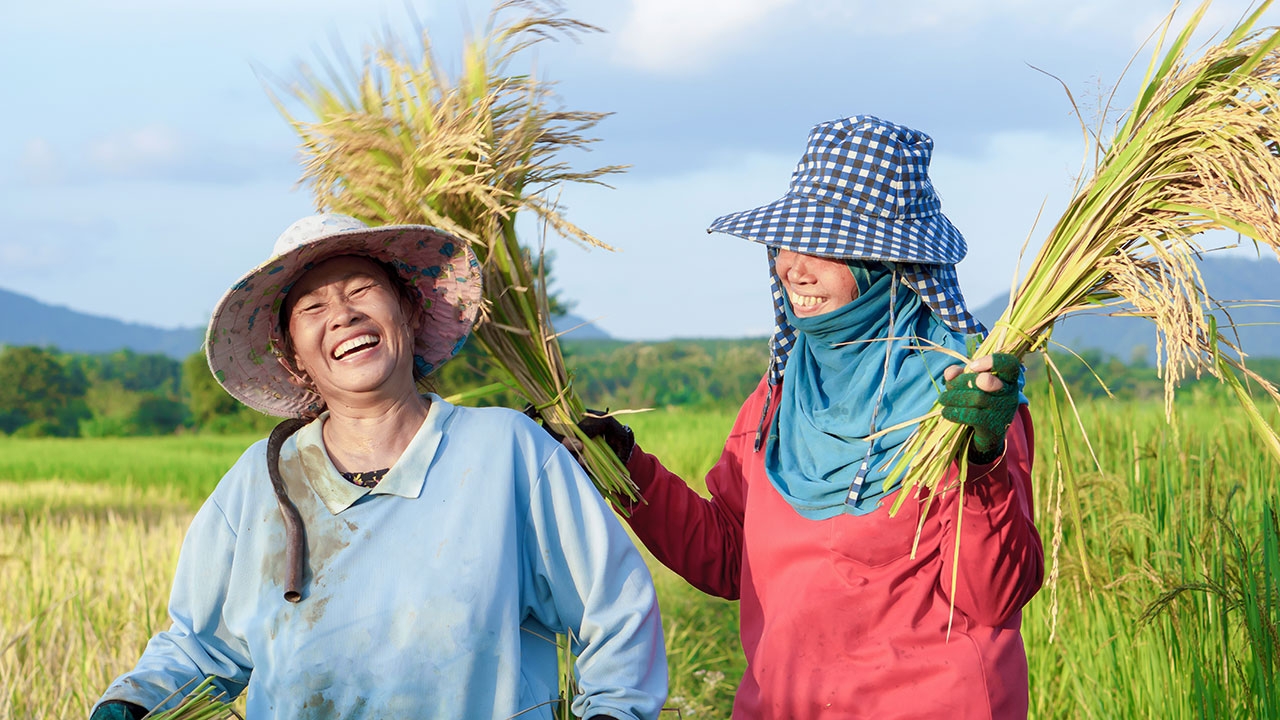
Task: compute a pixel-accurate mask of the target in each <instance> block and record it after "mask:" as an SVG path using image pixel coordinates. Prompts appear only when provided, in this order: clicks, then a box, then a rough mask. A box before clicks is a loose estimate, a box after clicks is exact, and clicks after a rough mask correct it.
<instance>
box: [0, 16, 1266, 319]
mask: <svg viewBox="0 0 1280 720" xmlns="http://www.w3.org/2000/svg"><path fill="white" fill-rule="evenodd" d="M1248 5H1249V3H1248V2H1245V1H1244V0H1219V1H1218V2H1216V3H1214V5H1213V6H1212V8H1211V10H1210V13H1209V15H1208V18H1207V20H1206V22H1205V23H1204V28H1205V30H1212V31H1220V30H1222V29H1224V28H1226V27H1229V26H1230V25H1233V24H1234V23H1235V21H1236V20H1237V19H1238V18H1239V17H1240V15H1241V14H1242V13H1243V12H1244V11H1245V9H1246V8H1247V7H1248ZM412 7H413V12H414V13H415V14H416V15H417V16H418V17H419V18H420V19H421V20H422V21H423V22H424V23H425V25H426V26H427V28H428V29H429V31H430V33H431V37H432V40H433V43H434V44H435V46H436V50H437V53H438V56H439V57H440V58H441V59H442V60H445V61H450V60H452V59H453V58H455V57H456V55H457V53H456V48H457V47H458V46H459V44H460V42H461V38H463V37H464V36H465V35H466V34H467V33H468V32H469V30H471V29H478V28H480V27H482V26H483V23H484V21H485V18H486V16H487V15H488V10H489V7H490V3H488V2H473V1H468V2H462V1H461V0H447V1H445V0H433V1H431V2H421V1H419V2H412ZM565 7H566V10H567V14H568V15H570V16H572V17H576V18H579V19H582V20H585V21H588V22H591V23H594V24H596V25H599V26H601V27H603V28H604V29H605V30H607V32H605V33H601V34H593V35H588V36H585V37H583V38H581V41H580V42H579V43H576V44H575V43H560V44H542V45H540V46H538V49H537V51H536V55H534V56H530V57H529V58H528V62H527V64H526V66H525V67H535V66H536V69H537V72H538V73H539V74H540V75H541V76H543V77H544V78H546V79H549V80H553V81H556V82H557V83H558V90H559V94H560V95H561V97H562V99H563V101H564V104H565V105H566V106H568V107H571V108H574V109H583V110H599V111H610V112H613V113H614V115H613V116H611V117H610V118H608V119H607V120H605V121H604V123H602V124H601V125H600V126H599V128H598V133H597V134H598V135H599V137H600V138H601V142H600V143H598V144H597V146H596V148H595V150H594V151H592V152H591V153H576V154H571V155H569V156H567V157H566V159H567V160H569V161H571V162H572V163H574V164H576V165H578V166H580V167H586V166H588V165H596V164H608V163H625V164H629V165H631V169H630V170H629V171H628V172H627V173H626V174H625V175H622V176H619V177H617V178H616V179H615V181H614V182H613V184H614V189H604V188H566V189H564V190H563V195H562V203H563V204H564V205H565V206H566V213H567V215H568V217H569V218H570V219H572V220H574V221H576V222H577V223H579V224H580V225H582V226H583V227H584V228H586V229H587V230H589V231H590V232H592V233H594V234H595V235H596V236H598V237H599V238H601V239H602V240H604V241H605V242H608V243H610V244H612V245H614V246H616V247H618V248H619V251H618V252H616V253H607V252H603V251H599V250H593V251H586V250H583V249H581V248H579V247H577V246H575V245H572V244H569V243H567V242H565V241H562V240H558V239H555V238H551V239H549V240H548V241H547V245H548V247H550V248H552V249H554V250H555V251H556V253H557V262H556V270H557V275H558V278H559V282H558V289H559V290H560V291H561V292H562V293H563V295H564V296H565V297H567V298H568V299H570V300H573V301H576V303H577V307H576V312H577V313H578V314H579V315H582V316H584V317H587V318H589V319H595V320H596V321H597V323H598V324H599V325H600V326H601V327H602V328H603V329H605V330H606V331H607V332H609V333H610V334H612V335H614V336H616V337H621V338H628V339H665V338H671V337H737V336H743V335H763V334H765V333H766V332H767V331H768V328H769V325H770V320H771V318H770V309H769V300H768V289H767V271H766V267H765V261H764V254H763V250H762V249H761V248H760V247H759V246H757V245H755V244H753V243H749V242H747V241H744V240H740V239H737V238H733V237H729V236H724V235H707V234H706V233H705V232H704V230H705V228H706V226H707V225H708V224H709V223H710V222H711V221H712V220H713V219H715V218H716V217H717V216H719V215H722V214H725V213H729V212H734V211H738V210H743V209H748V208H751V207H755V206H758V205H762V204H765V203H767V202H770V201H772V200H774V199H776V198H777V197H779V196H781V195H782V194H783V193H784V192H785V191H786V188H787V182H788V180H789V178H790V174H791V170H792V168H793V167H794V165H795V162H796V160H797V159H798V158H799V156H800V153H801V151H802V150H803V145H804V140H805V137H806V135H807V133H808V130H809V128H810V127H812V126H813V125H814V124H816V123H818V122H821V121H824V120H829V119H833V118H836V117H842V116H847V115H854V114H872V115H878V116H880V117H882V118H885V119H888V120H892V121H895V122H899V123H902V124H906V125H910V126H912V127H916V128H918V129H921V130H924V131H925V132H928V133H929V134H930V135H932V136H933V137H934V139H935V151H934V160H933V166H932V176H933V179H934V184H935V186H936V187H937V189H938V191H939V193H940V194H941V196H942V199H943V210H944V211H945V212H946V213H947V215H948V216H949V217H950V218H951V219H952V221H953V222H955V224H956V225H957V226H958V227H959V228H960V229H961V230H962V231H963V232H964V234H965V236H966V238H967V239H968V241H969V247H970V252H969V256H968V258H967V259H966V260H965V261H964V262H962V263H961V264H960V266H959V272H960V278H961V283H962V286H963V288H964V291H965V294H966V296H967V298H968V299H969V302H970V304H971V305H972V306H975V307H976V306H978V305H981V304H983V303H985V302H987V301H990V300H991V299H993V298H995V297H997V296H1000V295H1002V294H1007V293H1008V290H1009V286H1010V283H1011V282H1012V280H1013V278H1014V277H1015V275H1016V272H1017V262H1018V253H1019V250H1020V248H1021V247H1022V245H1023V243H1024V241H1027V240H1028V239H1029V240H1030V246H1031V249H1032V251H1033V250H1034V248H1035V247H1036V246H1037V244H1038V242H1039V240H1040V239H1041V238H1043V236H1044V234H1045V233H1047V232H1048V229H1049V226H1050V225H1051V224H1052V221H1053V220H1054V219H1056V218H1057V217H1058V216H1059V215H1060V214H1061V210H1062V208H1063V207H1064V205H1065V203H1066V201H1067V198H1068V194H1069V191H1070V189H1071V187H1072V184H1073V181H1074V179H1075V177H1076V176H1077V175H1078V174H1079V171H1080V167H1081V163H1082V160H1083V157H1084V152H1085V145H1084V142H1083V138H1082V133H1081V128H1080V123H1079V121H1078V120H1077V119H1076V118H1075V117H1074V115H1073V113H1072V107H1071V104H1070V102H1069V101H1068V99H1067V96H1066V94H1065V93H1064V91H1063V89H1062V87H1061V86H1060V85H1059V84H1058V82H1057V81H1056V80H1054V79H1052V78H1050V77H1048V76H1046V75H1045V74H1042V73H1040V72H1038V71H1037V70H1035V69H1033V68H1032V67H1031V66H1035V67H1038V68H1041V69H1043V70H1045V71H1047V72H1050V73H1053V74H1054V75H1056V76H1057V77H1058V78H1061V80H1062V81H1063V82H1064V83H1065V84H1066V85H1067V87H1068V88H1069V89H1070V90H1071V92H1072V93H1073V94H1074V95H1075V97H1076V100H1077V102H1078V103H1080V105H1081V106H1082V110H1083V111H1084V112H1085V114H1086V118H1087V119H1088V120H1089V121H1090V122H1093V120H1094V116H1095V114H1096V110H1097V107H1098V106H1099V104H1100V101H1099V98H1100V97H1102V96H1103V95H1104V94H1105V93H1107V92H1109V91H1110V89H1111V88H1112V87H1113V86H1115V85H1116V84H1117V82H1118V81H1120V77H1121V73H1122V71H1123V70H1124V68H1125V66H1126V64H1127V63H1128V62H1129V61H1130V59H1132V58H1135V57H1136V60H1137V61H1136V63H1135V66H1134V68H1133V69H1132V70H1131V71H1130V74H1129V76H1128V79H1127V80H1125V81H1123V82H1120V85H1119V89H1118V92H1117V95H1116V97H1117V100H1116V101H1115V104H1116V105H1118V106H1121V107H1123V106H1127V105H1128V103H1129V102H1130V101H1131V100H1132V98H1133V97H1134V96H1135V93H1136V89H1135V88H1136V81H1137V79H1138V78H1140V77H1141V72H1142V70H1143V69H1144V68H1145V65H1146V62H1147V60H1148V58H1149V57H1150V54H1151V52H1150V45H1148V46H1147V47H1146V48H1144V47H1143V43H1144V42H1145V41H1146V40H1147V38H1148V36H1149V35H1150V34H1151V32H1152V31H1153V30H1155V29H1156V28H1157V26H1158V25H1159V22H1160V20H1161V19H1162V18H1163V16H1164V15H1165V14H1167V13H1168V12H1169V10H1170V9H1171V8H1172V5H1171V3H1170V2H1167V1H1157V0H1125V2H1119V0H914V1H913V2H909V3H886V2H875V1H872V0H613V1H609V2H605V1H602V0H572V1H571V2H567V3H565ZM1194 7H1195V3H1189V4H1188V5H1187V6H1185V7H1184V8H1183V9H1182V10H1181V11H1180V12H1179V19H1178V20H1176V21H1175V24H1178V25H1180V24H1181V20H1182V19H1184V18H1185V17H1186V16H1188V15H1189V14H1190V12H1191V10H1192V9H1193V8H1194ZM1275 15H1276V11H1269V16H1270V18H1269V19H1270V20H1271V22H1275V17H1274V16H1275ZM409 17H410V15H409V12H408V11H407V10H406V5H405V3H404V2H402V0H364V1H363V2H350V1H349V0H346V1H344V0H310V1H308V2H302V1H301V0H204V2H200V3H193V2H182V1H180V0H117V1H116V2H112V3H92V2H88V1H87V0H79V1H76V2H70V1H68V0H46V1H45V2H43V3H20V2H6V3H3V5H2V6H0V77H3V78H4V79H5V85H6V87H5V91H4V101H3V106H4V108H5V111H4V112H2V113H0V138H3V140H0V213H2V214H3V217H4V223H3V226H4V229H3V231H0V287H2V288H4V289H7V290H11V291H14V292H18V293H22V294H25V295H29V296H31V297H34V298H36V299H38V300H41V301H43V302H47V303H52V304H56V305H62V306H66V307H70V308H72V309H75V310H79V311H83V312H89V313H93V314H98V315H104V316H109V317H113V318H118V319H122V320H126V321H130V322H138V323H145V324H150V325H156V326H160V327H169V328H172V327H193V326H203V325H204V324H205V322H206V321H207V319H208V315H209V312H210V311H211V310H212V308H213V305H214V304H215V303H216V302H217V300H218V298H219V297H220V296H221V294H222V293H223V291H224V290H225V289H226V288H227V287H228V286H229V285H230V284H231V283H232V282H234V280H235V279H236V278H237V277H238V276H239V275H240V274H242V273H243V272H245V271H246V270H248V269H250V268H251V267H253V266H254V265H256V264H257V263H259V262H260V261H262V260H264V259H265V258H266V256H267V254H268V252H269V250H270V248H271V244H272V242H273V241H274V239H275V237H276V236H277V235H278V234H279V233H280V232H281V231H282V230H283V229H284V228H285V227H287V226H288V225H289V224H290V223H291V222H293V221H294V220H296V219H297V218H298V217H301V216H303V215H306V214H310V213H311V212H312V211H313V210H312V205H311V201H310V198H309V196H308V195H307V192H306V189H305V188H302V187H299V186H298V178H299V175H300V165H299V162H298V156H297V151H296V140H295V137H294V135H293V133H292V131H291V130H290V129H289V128H288V126H287V125H286V123H285V121H284V120H283V119H282V118H281V117H280V115H279V114H278V113H277V111H276V110H275V108H274V107H273V106H272V104H271V102H270V101H269V99H268V96H267V93H266V91H265V90H264V86H263V81H262V80H261V78H260V74H259V72H258V69H262V70H266V71H268V72H270V73H272V74H274V75H276V76H280V77H283V78H286V79H288V78H292V77H297V74H298V72H297V68H298V67H299V65H300V63H311V64H314V63H315V62H316V61H317V60H318V59H319V58H322V57H332V56H333V51H332V47H333V43H335V42H338V43H340V44H341V45H342V46H344V47H345V48H346V50H347V51H348V54H351V55H355V56H358V55H359V51H360V49H361V48H362V47H364V46H366V45H367V44H369V43H370V42H371V41H373V40H375V39H376V38H377V37H378V35H379V33H380V32H381V31H382V30H383V29H385V28H391V29H392V30H393V31H394V32H396V33H399V34H401V35H402V36H404V37H409V36H411V33H412V30H411V23H410V22H409ZM1202 35H1203V36H1204V37H1206V38H1207V36H1208V33H1207V32H1206V33H1202ZM516 67H517V68H518V67H519V66H518V65H517V66H516ZM1042 206H1043V207H1044V212H1043V219H1042V220H1041V223H1040V225H1039V226H1038V227H1033V226H1035V221H1036V216H1037V214H1038V213H1039V212H1040V210H1041V207H1042ZM526 239H527V240H530V241H536V237H534V233H533V232H532V231H530V232H529V233H528V234H527V235H526ZM1028 259H1029V258H1028Z"/></svg>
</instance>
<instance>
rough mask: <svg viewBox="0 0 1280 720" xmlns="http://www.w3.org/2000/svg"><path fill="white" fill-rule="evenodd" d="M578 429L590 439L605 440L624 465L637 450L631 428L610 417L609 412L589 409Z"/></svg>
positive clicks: (580, 421)
mask: <svg viewBox="0 0 1280 720" xmlns="http://www.w3.org/2000/svg"><path fill="white" fill-rule="evenodd" d="M578 427H579V428H581V429H582V434H583V435H586V436H587V437H589V438H598V437H602V438H604V442H605V444H606V445H608V446H609V449H610V450H612V451H613V454H614V455H617V456H618V459H619V460H621V461H622V464H623V465H626V464H627V461H628V460H630V459H631V453H632V451H633V450H635V449H636V436H635V433H633V432H631V428H630V427H628V426H626V425H623V424H622V423H620V422H618V418H616V417H614V416H612V415H609V414H608V411H607V410H606V411H605V412H600V411H599V410H590V409H588V410H587V414H586V415H583V416H582V419H581V420H579V421H578Z"/></svg>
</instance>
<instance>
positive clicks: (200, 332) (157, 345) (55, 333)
mask: <svg viewBox="0 0 1280 720" xmlns="http://www.w3.org/2000/svg"><path fill="white" fill-rule="evenodd" d="M553 325H554V326H555V327H556V328H557V329H558V330H561V331H564V330H571V333H570V334H569V335H568V337H572V338H573V339H575V340H595V339H601V338H608V337H609V335H608V333H606V332H604V331H603V330H601V329H600V328H599V327H598V326H596V325H594V324H591V323H590V322H588V321H587V320H584V319H582V318H579V317H577V316H575V315H569V314H566V315H562V316H560V317H558V318H556V319H555V321H554V322H553ZM202 342H204V328H194V327H193V328H177V329H174V330H166V329H164V328H158V327H153V326H150V325H141V324H138V323H129V322H123V321H121V320H115V319H113V318H108V317H101V316H98V315H90V314H88V313H82V312H78V311H76V310H71V309H68V308H65V307H59V306H56V305H48V304H46V303H42V302H40V301H39V300H35V299H33V298H30V297H27V296H26V295H19V294H18V293H15V292H10V291H8V290H4V289H3V288H0V346H4V345H14V346H17V345H36V346H39V347H53V348H57V349H58V350H60V351H62V352H74V353H88V354H98V353H110V352H115V351H116V350H122V349H125V348H127V349H129V350H132V351H134V352H136V353H139V354H150V353H159V354H163V355H168V356H169V357H172V358H174V359H176V360H181V359H183V358H185V357H187V356H188V355H190V354H191V353H193V352H195V351H197V350H199V349H200V344H201V343H202Z"/></svg>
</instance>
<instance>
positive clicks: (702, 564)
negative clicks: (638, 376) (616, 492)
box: [627, 447, 742, 600]
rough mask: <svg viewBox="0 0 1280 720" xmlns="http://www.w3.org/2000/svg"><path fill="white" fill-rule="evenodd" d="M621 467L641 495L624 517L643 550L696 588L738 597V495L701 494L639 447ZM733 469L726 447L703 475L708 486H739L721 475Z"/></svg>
mask: <svg viewBox="0 0 1280 720" xmlns="http://www.w3.org/2000/svg"><path fill="white" fill-rule="evenodd" d="M627 469H628V470H629V471H630V472H631V476H632V478H634V479H635V480H636V483H637V485H638V486H639V487H640V491H641V496H642V497H643V499H644V501H643V502H641V503H638V504H637V505H636V506H635V507H634V508H633V510H632V512H631V514H630V516H629V517H628V518H627V522H628V523H629V524H630V525H631V528H632V530H634V531H635V533H636V536H637V537H639V538H640V540H641V542H643V543H644V545H645V547H646V548H648V549H649V552H651V553H653V556H654V557H655V558H657V559H658V561H659V562H661V563H662V564H663V565H665V566H667V567H668V568H670V569H671V570H672V571H674V572H675V573H676V574H677V575H680V576H681V577H682V578H684V579H685V580H686V581H688V582H689V584H690V585H693V586H694V587H696V588H698V589H699V590H702V591H703V592H705V593H707V594H710V595H716V596H718V597H723V598H727V599H729V600H736V599H738V596H739V579H740V574H741V557H742V510H741V503H740V496H735V493H733V492H730V491H728V490H726V492H725V496H722V497H717V496H713V497H712V498H711V499H707V498H704V497H702V496H701V495H699V494H698V493H697V492H695V491H694V490H693V489H692V488H690V487H689V486H688V485H687V484H686V483H685V482H684V480H682V479H681V478H680V477H679V476H677V475H675V474H674V473H672V472H671V471H669V470H667V469H666V468H665V467H663V466H662V464H661V463H660V462H659V461H658V459H657V458H656V457H654V456H652V455H649V454H647V453H645V452H643V450H641V448H639V447H637V448H636V449H635V451H634V452H633V453H632V455H631V461H630V462H629V463H628V465H627ZM735 473H736V462H734V460H733V459H732V458H731V457H729V455H728V453H726V454H725V455H724V456H722V457H721V460H720V462H719V463H717V464H716V466H715V467H714V468H712V470H711V473H710V474H709V475H708V482H707V484H708V487H722V488H729V487H733V486H734V485H738V486H740V481H738V480H736V479H734V478H730V477H727V476H729V475H734V474H735ZM722 476H723V477H722ZM739 476H740V474H739ZM718 481H719V482H718Z"/></svg>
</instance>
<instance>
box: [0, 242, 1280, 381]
mask: <svg viewBox="0 0 1280 720" xmlns="http://www.w3.org/2000/svg"><path fill="white" fill-rule="evenodd" d="M1199 267H1200V272H1201V275H1202V276H1203V277H1204V281H1205V285H1206V287H1208V289H1209V292H1210V293H1211V294H1212V295H1213V296H1214V297H1215V298H1217V299H1218V300H1219V301H1222V302H1224V303H1227V304H1228V305H1234V304H1235V303H1237V302H1244V301H1250V300H1252V301H1256V302H1254V303H1246V304H1245V305H1244V306H1241V307H1234V308H1233V309H1231V310H1230V312H1231V317H1232V319H1233V320H1234V321H1235V322H1236V324H1237V326H1238V327H1239V328H1240V329H1239V333H1240V338H1241V342H1242V344H1243V346H1244V348H1245V350H1246V351H1247V352H1248V353H1249V354H1250V355H1251V356H1255V357H1280V278H1278V277H1277V276H1278V275H1280V264H1277V263H1276V261H1275V260H1274V259H1272V258H1263V259H1258V260H1253V259H1247V258H1232V257H1216V258H1205V259H1204V260H1202V261H1200V263H1199ZM1007 305H1008V299H1007V298H1003V297H1001V298H996V299H995V300H992V301H991V302H988V303H987V304H985V305H982V306H980V307H978V308H976V310H975V311H974V314H975V315H976V316H977V317H978V319H979V320H981V321H982V322H983V323H984V324H985V325H987V326H988V327H992V326H994V324H995V322H996V320H997V319H999V317H1000V314H1001V313H1002V312H1003V311H1004V309H1005V307H1006V306H1007ZM554 325H555V327H556V328H558V329H560V330H567V329H570V328H574V329H573V330H572V332H571V334H569V335H568V337H570V338H572V339H574V340H593V339H608V338H609V335H608V334H607V333H605V332H604V331H603V330H601V329H599V327H597V326H596V325H593V324H590V323H589V322H588V321H586V320H584V319H582V318H580V317H577V316H574V315H564V316H561V317H559V318H557V319H556V321H555V322H554ZM1223 325H1224V320H1222V319H1221V318H1220V319H1219V326H1220V327H1222V326H1223ZM203 339H204V330H203V328H178V329H174V330H166V329H163V328H157V327H152V326H148V325H141V324H137V323H128V322H122V321H120V320H114V319H112V318H107V317H100V316H97V315H90V314H87V313H81V312H77V311H75V310H70V309H68V308H64V307H57V306H53V305H48V304H45V303H42V302H39V301H37V300H34V299H32V298H30V297H27V296H24V295H19V294H17V293H14V292H9V291H7V290H3V289H0V345H38V346H42V347H50V346H51V347H56V348H57V349H58V350H61V351H64V352H79V353H108V352H114V351H116V350H120V349H124V348H128V349H130V350H132V351H134V352H137V353H161V354H164V355H168V356H170V357H173V358H176V359H182V358H185V357H186V356H188V355H190V354H191V353H193V352H195V351H197V350H199V349H200V343H201V342H202V341H203ZM1053 339H1054V341H1055V342H1057V343H1061V344H1063V345H1066V346H1067V347H1069V348H1071V349H1073V350H1075V351H1077V352H1079V351H1082V350H1086V349H1097V350H1100V351H1102V352H1103V353H1104V354H1107V355H1110V356H1113V357H1117V358H1120V359H1121V360H1125V361H1128V360H1132V359H1134V358H1135V357H1137V355H1136V354H1137V353H1143V356H1144V357H1146V358H1147V359H1148V361H1151V360H1154V357H1155V343H1156V334H1155V329H1154V326H1153V325H1152V324H1151V323H1150V322H1148V321H1146V320H1143V319H1140V318H1123V317H1110V316H1106V315H1103V314H1098V313H1082V314H1079V315H1076V316H1072V317H1069V318H1067V319H1066V320H1064V321H1063V322H1062V323H1061V324H1060V325H1059V326H1058V327H1057V328H1056V329H1055V330H1054V333H1053Z"/></svg>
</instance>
